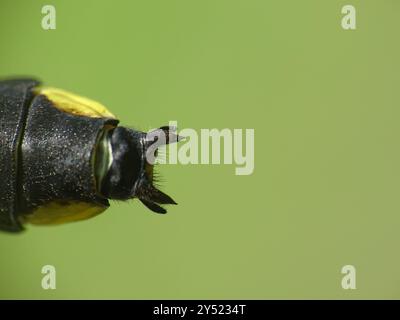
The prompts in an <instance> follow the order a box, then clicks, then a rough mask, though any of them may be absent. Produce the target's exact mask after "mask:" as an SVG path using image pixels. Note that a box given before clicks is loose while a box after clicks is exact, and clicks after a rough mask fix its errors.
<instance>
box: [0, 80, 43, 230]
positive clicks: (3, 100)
mask: <svg viewBox="0 0 400 320" xmlns="http://www.w3.org/2000/svg"><path fill="white" fill-rule="evenodd" d="M38 84H39V82H38V81H36V80H32V79H21V80H8V81H0V230H5V231H12V232H17V231H21V230H22V226H21V224H20V222H19V221H18V218H17V208H16V204H17V201H18V194H17V179H18V177H17V175H18V172H17V169H18V168H17V166H18V156H19V151H18V147H19V144H20V141H21V138H22V134H23V128H24V126H25V121H26V115H27V110H28V108H29V103H30V101H31V99H32V98H33V93H32V90H31V89H32V88H33V87H35V86H37V85H38Z"/></svg>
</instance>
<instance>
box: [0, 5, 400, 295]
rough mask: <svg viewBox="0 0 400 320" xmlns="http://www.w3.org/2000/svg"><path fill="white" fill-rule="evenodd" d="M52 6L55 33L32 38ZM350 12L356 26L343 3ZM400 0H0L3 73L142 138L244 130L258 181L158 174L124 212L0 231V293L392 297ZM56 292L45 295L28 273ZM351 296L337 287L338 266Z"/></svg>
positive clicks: (201, 172) (194, 169)
mask: <svg viewBox="0 0 400 320" xmlns="http://www.w3.org/2000/svg"><path fill="white" fill-rule="evenodd" d="M45 4H53V5H55V7H56V10H57V29H56V30H54V31H44V30H42V28H41V19H42V16H43V15H42V14H41V8H42V6H43V5H45ZM346 4H352V5H354V6H355V7H356V9H357V30H356V31H344V30H343V29H342V28H341V17H342V14H341V8H342V6H343V5H346ZM399 10H400V2H399V1H398V0H384V1H383V0H382V1H377V0H362V1H356V0H347V1H336V0H330V1H322V0H302V1H295V0H292V1H287V0H286V1H282V0H274V1H267V0H247V1H244V0H202V1H194V0H193V1H187V0H168V1H165V0H151V1H145V0H141V1H128V0H126V1H78V0H73V1H71V0H68V1H56V0H53V1H36V0H35V1H33V0H32V1H22V0H18V1H15V0H0V39H1V50H0V76H1V77H6V76H13V75H34V76H36V77H39V78H40V79H42V80H43V81H44V82H45V84H47V85H51V86H55V87H60V88H64V89H66V90H69V91H72V92H75V93H78V94H81V95H84V96H87V97H90V98H93V99H95V100H98V101H100V102H102V103H104V104H105V105H106V106H108V107H109V109H110V110H112V111H113V112H114V113H115V114H116V115H117V116H118V117H119V118H120V119H121V120H122V123H123V124H125V125H130V126H135V127H138V128H140V129H143V130H147V129H149V128H153V127H156V126H159V125H164V124H166V123H168V121H169V120H177V121H178V125H179V127H180V128H187V127H190V128H195V129H200V128H220V129H222V128H254V129H255V171H254V174H253V175H251V176H235V174H234V172H235V171H234V169H235V166H234V165H187V166H183V165H163V166H160V167H159V172H160V174H161V175H162V177H163V180H164V182H163V183H162V186H163V190H165V191H167V192H168V193H169V194H170V195H171V196H173V197H174V198H175V199H176V200H177V201H178V203H179V206H177V207H170V210H169V214H167V215H166V216H160V215H156V214H152V213H150V212H149V211H148V210H147V209H146V208H144V207H143V206H142V205H141V204H140V203H138V202H137V201H130V202H126V203H121V202H119V203H113V204H112V207H111V208H110V209H109V210H108V211H107V212H106V213H104V214H103V215H100V216H98V217H96V218H94V219H92V220H88V221H84V222H79V223H74V224H68V225H63V226H58V227H33V226H28V230H27V231H26V232H25V233H23V234H21V235H9V234H4V233H1V234H0V252H1V258H0V261H1V263H0V298H5V299H9V298H37V299H40V298H49V299H59V298H67V299H71V298H101V299H103V298H122V299H175V298H185V299H190V298H209V299H212V298H227V299H230V298H240V299H242V298H254V299H267V298H289V299H294V298H338V299H347V298H351V299H358V298H400V255H399V250H398V248H399V244H400V232H399V230H400V212H399V211H400V197H399V191H400V148H399V137H400V125H399V120H400V119H399V117H400V111H399V108H400V90H399V83H400V82H399V75H400V60H399V57H400V44H399V30H400V11H399ZM46 264H51V265H54V266H55V267H56V269H57V289H56V290H43V289H42V288H41V279H42V276H43V275H42V274H41V268H42V266H43V265H46ZM347 264H352V265H354V266H355V267H356V269H357V289H356V290H343V289H342V288H341V279H342V274H341V273H340V271H341V268H342V266H344V265H347Z"/></svg>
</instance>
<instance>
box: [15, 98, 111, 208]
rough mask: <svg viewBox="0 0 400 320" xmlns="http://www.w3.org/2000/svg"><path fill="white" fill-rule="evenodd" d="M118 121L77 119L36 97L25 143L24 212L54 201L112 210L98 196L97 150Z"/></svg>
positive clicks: (21, 177) (24, 138) (26, 129)
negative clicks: (107, 129)
mask: <svg viewBox="0 0 400 320" xmlns="http://www.w3.org/2000/svg"><path fill="white" fill-rule="evenodd" d="M117 123H118V121H116V120H112V119H106V118H90V117H85V116H78V115H72V114H69V113H66V112H63V111H60V110H58V109H57V108H56V107H55V106H54V105H53V103H52V102H51V101H49V100H48V99H47V98H46V97H45V96H42V95H38V96H36V97H35V98H34V99H33V101H32V103H31V105H30V108H29V112H28V117H27V121H26V127H25V130H24V137H23V140H22V144H21V154H22V162H21V176H20V188H21V190H20V192H21V201H20V212H21V213H23V214H29V213H32V212H33V211H34V210H35V209H36V208H37V207H39V206H42V205H45V204H47V203H50V202H53V201H59V202H61V203H65V204H66V205H68V202H69V201H79V202H87V203H94V204H97V205H100V206H106V207H108V206H109V204H108V200H106V199H105V198H103V197H100V196H99V195H98V194H97V189H96V178H95V175H94V152H95V146H96V144H97V140H98V138H99V137H100V134H101V132H102V130H103V129H104V127H105V126H106V125H116V124H117Z"/></svg>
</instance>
